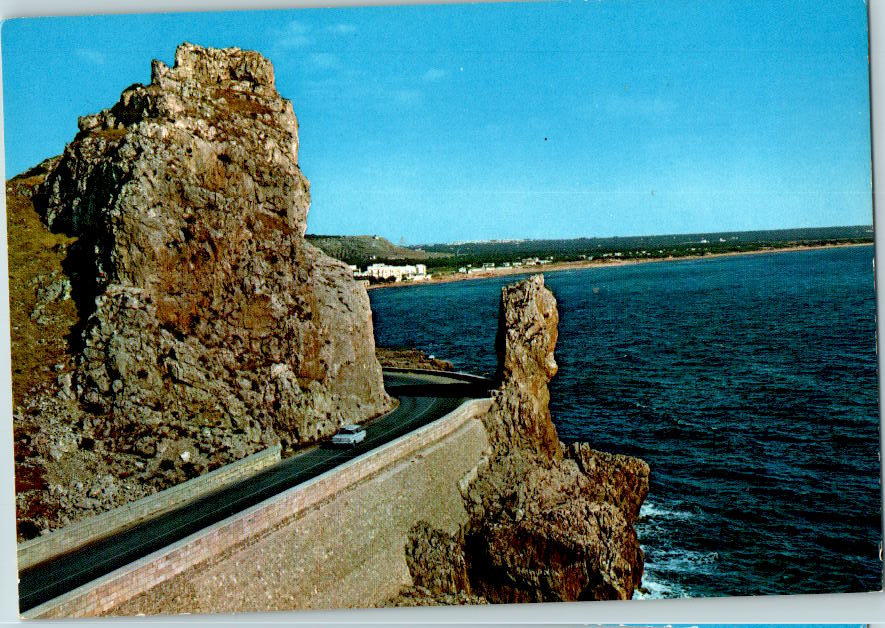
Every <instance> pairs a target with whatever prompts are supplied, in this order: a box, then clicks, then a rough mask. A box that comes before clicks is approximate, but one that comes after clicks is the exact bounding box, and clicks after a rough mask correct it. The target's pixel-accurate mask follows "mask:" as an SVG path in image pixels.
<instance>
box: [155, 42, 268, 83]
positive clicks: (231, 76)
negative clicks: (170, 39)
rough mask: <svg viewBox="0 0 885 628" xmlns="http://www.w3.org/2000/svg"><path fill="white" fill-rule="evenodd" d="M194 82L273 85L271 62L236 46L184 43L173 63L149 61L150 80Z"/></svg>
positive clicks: (176, 52)
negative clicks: (208, 45) (210, 46)
mask: <svg viewBox="0 0 885 628" xmlns="http://www.w3.org/2000/svg"><path fill="white" fill-rule="evenodd" d="M164 80H175V81H179V82H184V81H195V82H198V83H205V84H207V85H218V84H232V85H237V84H242V83H248V84H250V87H251V88H253V89H254V88H255V87H259V86H260V87H268V88H271V89H272V88H273V87H274V73H273V64H272V63H271V62H270V61H269V60H268V59H266V58H264V57H263V56H261V54H259V53H257V52H255V51H252V50H241V49H239V48H203V47H201V46H195V45H194V44H191V43H187V42H185V43H183V44H181V45H180V46H179V47H178V48H177V49H176V50H175V65H174V66H173V67H172V68H171V69H170V68H169V66H167V65H166V64H165V63H163V62H162V61H158V60H155V61H153V63H152V64H151V83H154V84H157V85H159V84H162V83H163V81H164Z"/></svg>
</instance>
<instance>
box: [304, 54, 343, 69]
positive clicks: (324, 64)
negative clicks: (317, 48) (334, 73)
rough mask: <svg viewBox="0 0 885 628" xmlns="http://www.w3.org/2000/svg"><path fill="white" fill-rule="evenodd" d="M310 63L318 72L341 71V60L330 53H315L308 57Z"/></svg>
mask: <svg viewBox="0 0 885 628" xmlns="http://www.w3.org/2000/svg"><path fill="white" fill-rule="evenodd" d="M310 61H311V63H313V65H314V67H316V68H318V69H320V70H339V69H341V59H339V58H338V57H337V56H336V55H333V54H332V53H330V52H315V53H313V54H312V55H310Z"/></svg>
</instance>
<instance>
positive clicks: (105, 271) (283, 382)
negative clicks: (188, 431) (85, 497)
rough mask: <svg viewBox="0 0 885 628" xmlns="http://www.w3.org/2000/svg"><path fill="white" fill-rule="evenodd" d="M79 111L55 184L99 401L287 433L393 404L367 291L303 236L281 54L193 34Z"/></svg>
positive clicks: (301, 195) (292, 436)
mask: <svg viewBox="0 0 885 628" xmlns="http://www.w3.org/2000/svg"><path fill="white" fill-rule="evenodd" d="M80 129H81V131H80V133H79V134H78V136H77V138H76V139H75V140H74V142H72V143H71V144H70V145H69V146H68V147H67V148H66V150H65V153H64V155H63V157H62V160H61V162H60V163H59V165H58V166H57V168H56V169H55V171H54V172H53V173H52V174H51V175H50V176H49V177H48V178H47V181H46V184H45V186H44V189H43V194H44V195H45V215H46V220H47V222H48V224H49V226H50V227H52V228H53V229H63V230H65V231H67V232H69V233H71V234H72V235H76V236H79V237H80V242H79V244H80V247H79V248H80V252H81V254H82V257H81V259H80V260H79V261H80V262H81V264H80V265H79V267H80V276H79V277H78V279H79V281H78V284H79V285H78V288H79V292H80V294H79V295H77V296H78V297H79V301H80V302H82V303H84V304H85V305H86V306H87V307H89V306H92V305H93V303H94V306H93V307H94V309H93V310H92V311H91V312H89V317H88V320H86V323H85V329H84V330H83V349H82V353H81V356H80V359H79V361H78V371H77V379H76V390H77V392H78V394H79V396H80V398H81V399H83V401H85V402H86V403H88V404H92V405H95V406H98V407H100V408H102V409H103V410H107V411H113V412H114V413H116V414H130V413H133V412H134V413H135V416H134V417H133V418H135V420H136V421H137V423H139V424H140V425H150V424H151V423H155V422H162V421H163V420H164V417H165V416H166V415H168V414H169V413H175V412H179V413H187V414H190V415H191V416H205V417H206V418H207V420H210V421H213V420H222V417H224V420H228V419H229V420H231V421H234V422H242V423H243V424H244V426H248V427H251V428H252V429H260V430H261V431H262V432H264V431H266V430H272V431H273V432H275V433H276V434H277V435H278V436H279V437H280V438H281V439H282V440H283V441H284V442H285V443H287V444H294V443H302V442H307V441H312V440H315V439H317V438H320V437H323V436H325V435H328V434H330V433H332V432H334V431H335V430H336V429H337V427H338V426H339V425H340V424H341V423H343V422H350V421H361V420H365V419H366V418H369V417H371V416H373V415H376V414H378V413H380V412H382V411H384V410H385V409H386V408H387V407H388V405H389V400H388V398H387V396H386V395H385V393H384V389H383V384H382V380H381V370H380V367H379V365H378V362H377V361H376V360H375V357H374V353H373V348H374V343H373V335H372V322H371V312H370V309H369V302H368V298H367V296H366V293H365V291H364V290H361V289H359V288H358V287H357V286H356V285H355V283H354V282H353V281H352V280H351V278H350V273H349V272H348V270H347V267H346V266H345V265H344V264H342V263H340V262H337V261H335V260H333V259H331V258H329V257H326V256H325V255H323V254H322V253H320V252H319V251H318V250H317V249H315V248H314V247H312V246H311V245H309V244H307V243H306V242H305V240H304V238H303V235H304V231H305V229H306V218H307V210H308V206H309V203H310V195H309V192H308V182H307V179H306V178H305V177H304V175H303V174H302V172H301V170H300V168H299V167H298V162H297V158H298V132H297V129H298V124H297V122H296V120H295V116H294V114H293V113H292V106H291V103H290V102H289V101H287V100H285V99H283V98H281V97H280V95H279V94H278V93H277V91H276V89H275V87H274V75H273V67H272V66H271V64H270V62H269V61H268V60H266V59H264V58H263V57H262V56H261V55H259V54H257V53H254V52H248V51H241V50H238V49H236V48H233V49H226V50H213V49H205V48H199V47H197V46H192V45H189V44H183V45H182V46H180V47H179V48H178V50H177V51H176V55H175V67H173V68H169V67H167V66H166V65H165V64H163V63H162V62H159V61H155V62H154V64H153V66H152V77H151V83H150V85H147V86H141V85H136V86H133V87H131V88H129V89H127V90H126V91H125V92H124V93H123V95H122V97H121V99H120V102H118V103H117V104H116V105H115V106H114V107H112V108H110V109H108V110H105V111H102V112H101V113H99V114H97V115H94V116H87V117H84V118H81V119H80ZM87 297H91V298H92V300H94V301H93V303H89V302H88V301H87Z"/></svg>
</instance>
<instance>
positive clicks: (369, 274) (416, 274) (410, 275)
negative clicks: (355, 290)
mask: <svg viewBox="0 0 885 628" xmlns="http://www.w3.org/2000/svg"><path fill="white" fill-rule="evenodd" d="M353 276H354V277H356V278H360V279H375V280H389V279H393V280H394V281H403V280H406V281H424V280H426V279H430V275H428V274H427V266H426V265H424V264H407V265H405V266H392V265H390V264H372V265H371V266H369V267H368V268H366V270H364V271H363V272H355V273H354V274H353Z"/></svg>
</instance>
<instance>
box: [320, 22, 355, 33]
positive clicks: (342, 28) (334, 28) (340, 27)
mask: <svg viewBox="0 0 885 628" xmlns="http://www.w3.org/2000/svg"><path fill="white" fill-rule="evenodd" d="M326 32H327V33H332V34H334V35H350V34H351V33H355V32H356V26H354V25H353V24H343V23H339V24H332V25H331V26H327V27H326Z"/></svg>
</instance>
